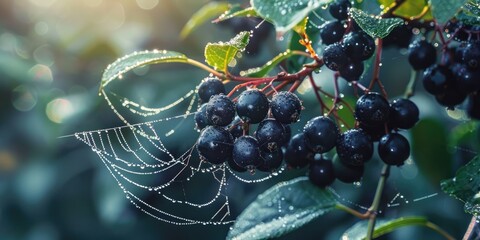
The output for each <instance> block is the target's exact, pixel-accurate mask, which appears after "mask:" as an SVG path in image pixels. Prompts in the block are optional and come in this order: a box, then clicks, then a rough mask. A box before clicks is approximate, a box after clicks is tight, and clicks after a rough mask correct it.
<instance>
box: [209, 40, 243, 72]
mask: <svg viewBox="0 0 480 240" xmlns="http://www.w3.org/2000/svg"><path fill="white" fill-rule="evenodd" d="M249 39H250V33H249V32H240V33H239V34H237V36H235V37H233V38H232V39H230V41H228V42H217V43H208V44H207V46H206V47H205V59H206V61H207V63H208V64H209V65H210V66H212V67H214V68H216V69H220V70H222V71H224V72H226V71H227V68H228V64H230V62H231V61H232V60H233V59H234V58H235V56H236V55H237V53H238V52H242V51H243V50H244V49H245V47H246V46H247V44H248V40H249Z"/></svg>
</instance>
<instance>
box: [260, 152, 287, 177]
mask: <svg viewBox="0 0 480 240" xmlns="http://www.w3.org/2000/svg"><path fill="white" fill-rule="evenodd" d="M260 156H261V162H260V165H258V167H257V169H258V170H260V171H262V172H272V171H275V170H276V169H278V168H279V167H280V166H281V165H282V161H283V152H282V150H281V149H278V150H277V151H273V152H268V151H261V153H260Z"/></svg>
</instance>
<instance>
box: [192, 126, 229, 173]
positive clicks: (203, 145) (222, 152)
mask: <svg viewBox="0 0 480 240" xmlns="http://www.w3.org/2000/svg"><path fill="white" fill-rule="evenodd" d="M232 144H233V137H232V135H231V134H230V133H229V132H228V131H227V130H225V129H224V128H222V127H217V126H208V127H206V128H205V129H203V131H202V133H200V136H199V137H198V140H197V151H198V154H199V155H200V159H202V160H203V161H206V162H209V163H212V164H221V163H224V162H225V161H227V160H228V159H229V158H231V157H232Z"/></svg>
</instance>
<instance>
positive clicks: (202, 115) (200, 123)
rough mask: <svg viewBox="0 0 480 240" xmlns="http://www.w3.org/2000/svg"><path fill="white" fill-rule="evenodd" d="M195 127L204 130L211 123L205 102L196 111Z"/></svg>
mask: <svg viewBox="0 0 480 240" xmlns="http://www.w3.org/2000/svg"><path fill="white" fill-rule="evenodd" d="M194 119H195V128H196V129H197V130H202V129H204V128H205V127H206V126H208V125H211V123H210V121H209V120H208V118H207V104H203V105H202V106H201V107H200V108H199V109H198V111H197V112H196V113H195V116H194Z"/></svg>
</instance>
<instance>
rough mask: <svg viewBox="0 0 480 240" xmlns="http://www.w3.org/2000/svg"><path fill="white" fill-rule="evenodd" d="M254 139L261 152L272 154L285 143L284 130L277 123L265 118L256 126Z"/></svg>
mask: <svg viewBox="0 0 480 240" xmlns="http://www.w3.org/2000/svg"><path fill="white" fill-rule="evenodd" d="M255 137H256V138H257V139H258V143H259V144H260V148H261V149H262V150H264V151H269V152H274V151H277V150H278V149H280V147H281V146H282V145H283V144H284V142H285V128H284V127H283V124H282V123H280V122H279V121H277V120H275V119H273V118H267V119H265V120H263V121H261V122H260V124H258V127H257V131H256V132H255Z"/></svg>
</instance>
